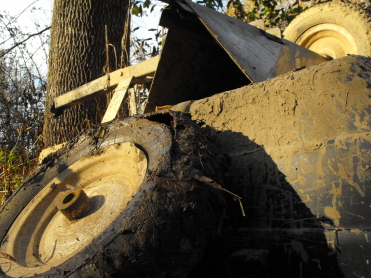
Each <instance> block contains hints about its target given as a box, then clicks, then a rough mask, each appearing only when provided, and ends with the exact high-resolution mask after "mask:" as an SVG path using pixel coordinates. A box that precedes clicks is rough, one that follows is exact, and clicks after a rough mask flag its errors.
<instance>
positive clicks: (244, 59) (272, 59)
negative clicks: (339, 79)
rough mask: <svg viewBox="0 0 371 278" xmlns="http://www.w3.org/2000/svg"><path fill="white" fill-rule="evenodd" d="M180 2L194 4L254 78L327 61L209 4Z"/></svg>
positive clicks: (253, 79) (227, 50) (203, 20)
mask: <svg viewBox="0 0 371 278" xmlns="http://www.w3.org/2000/svg"><path fill="white" fill-rule="evenodd" d="M177 4H178V5H179V6H180V7H185V6H188V7H191V8H192V10H193V11H194V12H195V13H196V14H197V16H198V17H199V19H200V21H201V22H202V23H203V24H204V26H205V27H206V28H207V29H208V30H209V32H210V33H211V34H212V36H213V37H214V38H215V40H216V41H217V42H218V43H219V44H220V45H221V46H222V47H223V48H224V50H225V51H226V52H227V53H228V54H229V56H230V57H231V58H232V59H233V61H234V62H235V63H236V64H237V65H238V66H239V67H240V69H241V70H242V71H243V72H244V73H245V74H246V76H248V77H249V79H250V80H251V81H252V82H261V81H265V80H267V79H268V78H273V77H276V76H278V75H281V74H284V73H287V72H289V71H292V70H294V69H298V68H302V67H310V66H312V65H316V64H319V63H322V62H325V61H326V59H325V58H323V57H322V56H320V55H319V54H317V53H314V52H312V51H310V50H308V49H306V48H304V47H301V46H299V45H297V44H294V43H292V42H289V41H287V40H284V39H280V38H277V37H275V36H273V35H270V34H267V33H266V32H265V31H262V30H260V29H258V28H256V27H254V26H252V25H249V24H247V23H245V22H243V21H241V20H238V19H235V18H232V17H229V16H227V15H225V14H222V13H219V12H216V11H214V10H212V9H210V8H207V7H204V6H201V5H198V4H196V3H193V2H191V1H189V0H184V4H183V3H179V2H177Z"/></svg>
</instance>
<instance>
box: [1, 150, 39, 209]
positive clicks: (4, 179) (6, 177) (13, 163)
mask: <svg viewBox="0 0 371 278" xmlns="http://www.w3.org/2000/svg"><path fill="white" fill-rule="evenodd" d="M35 164H36V159H30V157H29V152H28V151H27V150H25V149H24V147H22V146H21V145H20V144H19V143H17V144H16V145H14V146H13V147H12V148H11V149H10V150H7V149H3V148H0V205H1V204H3V203H4V201H5V200H6V198H7V197H9V196H10V195H11V193H12V192H13V191H14V190H15V189H16V188H17V187H18V186H19V185H20V184H21V183H22V181H23V180H24V178H25V177H26V176H27V175H28V174H29V172H30V171H31V170H32V168H33V167H34V166H35Z"/></svg>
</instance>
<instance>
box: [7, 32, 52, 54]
mask: <svg viewBox="0 0 371 278" xmlns="http://www.w3.org/2000/svg"><path fill="white" fill-rule="evenodd" d="M49 29H50V26H49V27H46V28H45V29H43V30H41V31H40V32H37V33H34V34H30V35H28V37H27V38H25V39H24V40H23V41H20V42H17V43H16V44H14V45H13V46H12V47H10V48H8V49H6V50H3V51H1V52H0V58H2V57H4V56H5V55H6V54H8V53H9V52H10V51H12V50H13V49H14V48H16V47H18V46H20V45H21V44H23V43H25V42H26V41H28V40H29V39H30V38H32V37H35V36H38V35H41V34H42V33H44V32H45V31H47V30H49Z"/></svg>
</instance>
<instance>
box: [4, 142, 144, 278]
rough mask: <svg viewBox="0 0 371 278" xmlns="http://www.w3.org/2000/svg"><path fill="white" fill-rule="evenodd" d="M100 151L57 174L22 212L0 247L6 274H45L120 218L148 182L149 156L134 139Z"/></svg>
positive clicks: (16, 275) (17, 275)
mask: <svg viewBox="0 0 371 278" xmlns="http://www.w3.org/2000/svg"><path fill="white" fill-rule="evenodd" d="M99 151H100V154H99V155H94V156H89V157H85V158H82V159H80V160H78V161H77V162H75V163H74V164H72V165H71V166H69V167H68V168H67V169H65V170H64V171H63V172H61V173H60V174H59V175H58V176H56V177H55V178H54V179H53V180H52V181H51V182H50V183H49V184H47V185H46V186H45V187H44V188H43V189H42V190H41V191H40V192H39V193H38V194H37V195H36V196H35V197H34V198H33V199H32V201H31V202H30V203H29V204H28V205H27V206H26V207H25V208H24V209H23V211H22V212H21V213H20V215H19V216H18V217H17V219H16V220H15V222H14V223H13V225H12V226H11V228H10V230H9V231H8V233H7V235H6V236H5V238H4V240H3V243H2V246H1V248H0V251H1V253H2V254H3V258H0V266H1V268H2V270H3V271H4V272H5V273H6V274H7V275H9V276H11V277H20V276H22V277H23V276H24V277H29V276H33V275H34V274H35V273H36V274H41V273H44V272H46V271H48V270H50V269H51V268H52V267H55V266H58V265H60V264H62V263H63V262H65V261H66V260H68V259H69V258H71V257H72V256H74V255H75V254H77V253H78V252H80V251H81V250H83V249H84V248H85V247H87V246H88V245H89V244H90V243H91V242H92V241H93V240H94V239H96V238H98V237H99V235H101V234H102V233H103V232H104V231H105V230H106V229H107V228H108V227H109V226H110V225H111V224H112V223H113V222H114V221H120V219H119V217H120V214H121V212H122V211H123V210H124V209H125V208H126V207H127V204H128V203H129V202H130V200H131V199H132V196H133V195H135V193H136V192H137V191H138V190H139V188H140V185H141V184H142V182H143V179H144V177H145V174H146V169H147V159H146V156H145V155H144V153H143V152H142V151H140V150H139V149H138V148H137V147H135V145H134V144H132V143H121V144H115V145H112V146H108V147H105V148H103V149H101V150H99ZM9 258H11V259H9Z"/></svg>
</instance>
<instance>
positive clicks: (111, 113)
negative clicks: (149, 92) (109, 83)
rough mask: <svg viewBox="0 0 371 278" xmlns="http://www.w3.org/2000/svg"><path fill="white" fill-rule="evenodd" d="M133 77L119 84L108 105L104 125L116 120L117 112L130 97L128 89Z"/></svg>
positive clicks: (103, 120)
mask: <svg viewBox="0 0 371 278" xmlns="http://www.w3.org/2000/svg"><path fill="white" fill-rule="evenodd" d="M131 80H132V77H128V78H125V79H123V80H121V81H120V82H119V84H118V85H117V88H116V90H115V93H114V95H113V97H112V99H111V101H110V103H109V105H108V108H107V110H106V113H105V114H104V117H103V119H102V123H106V122H109V121H112V120H113V119H114V118H116V115H117V112H118V111H119V109H120V106H121V103H122V101H123V100H124V99H126V98H127V96H128V89H129V86H130V83H131Z"/></svg>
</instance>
